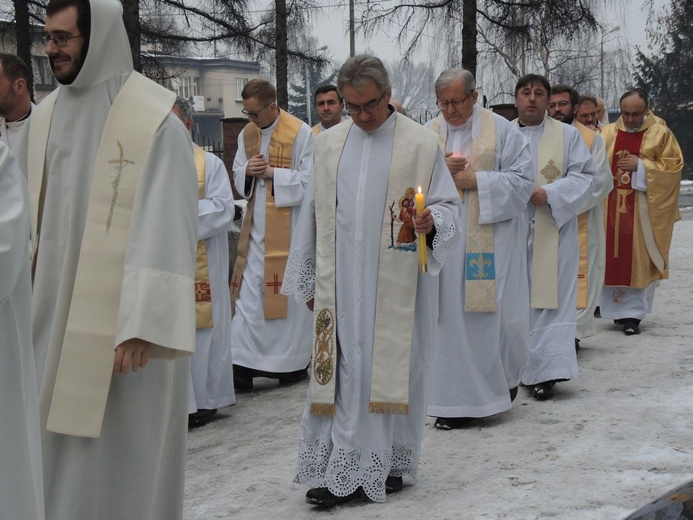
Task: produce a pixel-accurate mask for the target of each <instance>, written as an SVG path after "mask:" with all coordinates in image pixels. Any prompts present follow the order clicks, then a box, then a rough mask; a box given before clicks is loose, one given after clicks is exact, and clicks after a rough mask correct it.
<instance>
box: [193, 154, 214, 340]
mask: <svg viewBox="0 0 693 520" xmlns="http://www.w3.org/2000/svg"><path fill="white" fill-rule="evenodd" d="M206 165H207V158H206V156H205V151H204V150H203V149H202V148H200V147H199V146H197V145H195V169H196V170H197V186H198V188H199V198H200V200H202V199H204V198H205V193H206V191H207V181H206V175H205V168H206ZM195 322H196V324H197V328H198V329H211V328H212V327H214V318H213V316H212V287H211V285H210V283H209V263H208V260H207V240H205V239H202V240H198V241H197V261H196V262H195Z"/></svg>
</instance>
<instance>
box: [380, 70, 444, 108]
mask: <svg viewBox="0 0 693 520" xmlns="http://www.w3.org/2000/svg"><path fill="white" fill-rule="evenodd" d="M386 66H387V69H388V73H389V75H390V81H391V83H392V95H393V96H394V97H395V98H397V99H398V100H399V101H400V102H401V103H402V105H404V106H405V107H406V109H407V111H409V112H410V113H411V114H412V116H415V117H416V118H417V119H426V111H427V110H429V111H430V110H431V108H432V107H435V101H436V95H435V92H434V88H433V85H434V83H435V80H436V73H435V70H434V65H433V64H432V63H430V62H428V63H412V62H409V61H390V62H388V63H387V64H386ZM429 115H432V114H431V113H430V112H429Z"/></svg>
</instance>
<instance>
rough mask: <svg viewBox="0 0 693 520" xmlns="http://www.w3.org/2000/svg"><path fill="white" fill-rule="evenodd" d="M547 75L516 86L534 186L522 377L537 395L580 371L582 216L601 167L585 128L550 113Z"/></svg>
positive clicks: (528, 77) (545, 393) (528, 228)
mask: <svg viewBox="0 0 693 520" xmlns="http://www.w3.org/2000/svg"><path fill="white" fill-rule="evenodd" d="M550 96H551V85H550V84H549V82H548V80H547V79H546V78H545V77H543V76H539V75H536V74H528V75H526V76H523V77H522V78H520V80H519V81H518V83H517V86H516V87H515V106H516V107H517V111H518V115H519V119H518V120H516V123H517V124H518V126H519V127H520V131H521V132H522V133H523V134H524V135H525V137H527V139H528V141H529V148H530V153H531V156H532V173H533V174H534V178H535V179H536V185H535V188H534V190H533V191H532V196H531V198H530V200H529V204H527V208H526V211H525V216H524V220H525V223H526V233H527V235H526V236H527V264H528V277H529V284H530V307H531V309H530V336H529V359H528V362H527V370H526V372H525V375H524V377H523V383H524V384H525V385H527V386H530V387H532V395H533V397H534V398H536V399H540V400H541V399H549V398H551V397H553V394H554V385H555V384H556V383H557V382H559V381H566V380H568V379H573V378H575V377H577V376H578V365H577V356H576V352H575V318H576V313H575V306H576V305H575V304H576V301H577V275H578V263H579V256H580V255H579V241H578V223H577V216H578V214H579V213H580V212H581V211H582V210H583V208H584V207H585V204H586V202H587V201H588V200H589V198H590V197H591V196H592V193H593V189H594V186H593V184H594V178H595V175H596V170H595V167H594V163H593V162H592V156H591V155H590V152H589V150H588V149H587V146H585V142H584V141H583V139H582V137H581V136H580V132H579V131H578V130H577V129H576V128H574V127H572V126H569V125H565V124H563V123H561V122H560V121H556V120H555V119H553V118H551V117H548V116H547V115H546V109H547V107H548V105H549V97H550Z"/></svg>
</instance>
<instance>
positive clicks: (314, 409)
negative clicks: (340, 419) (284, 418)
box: [310, 403, 334, 415]
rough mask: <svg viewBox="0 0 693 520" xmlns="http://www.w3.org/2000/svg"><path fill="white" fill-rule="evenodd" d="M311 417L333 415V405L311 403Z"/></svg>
mask: <svg viewBox="0 0 693 520" xmlns="http://www.w3.org/2000/svg"><path fill="white" fill-rule="evenodd" d="M310 414H311V415H334V404H332V403H311V404H310Z"/></svg>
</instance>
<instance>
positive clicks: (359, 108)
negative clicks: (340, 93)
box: [344, 92, 385, 116]
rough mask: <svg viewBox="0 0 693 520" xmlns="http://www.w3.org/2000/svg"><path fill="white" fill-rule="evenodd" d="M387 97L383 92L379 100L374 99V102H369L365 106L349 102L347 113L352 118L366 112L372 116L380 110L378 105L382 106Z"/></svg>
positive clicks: (346, 102)
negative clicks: (377, 109)
mask: <svg viewBox="0 0 693 520" xmlns="http://www.w3.org/2000/svg"><path fill="white" fill-rule="evenodd" d="M384 97H385V92H383V93H382V94H381V95H380V97H379V98H378V99H374V100H372V101H369V102H368V103H366V104H365V105H352V104H351V103H349V102H348V101H345V103H344V104H345V105H346V109H347V112H349V114H350V115H352V116H357V115H359V114H360V113H361V112H365V113H366V114H370V113H372V112H373V110H375V109H376V108H378V105H380V102H381V101H382V100H383V98H384Z"/></svg>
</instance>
